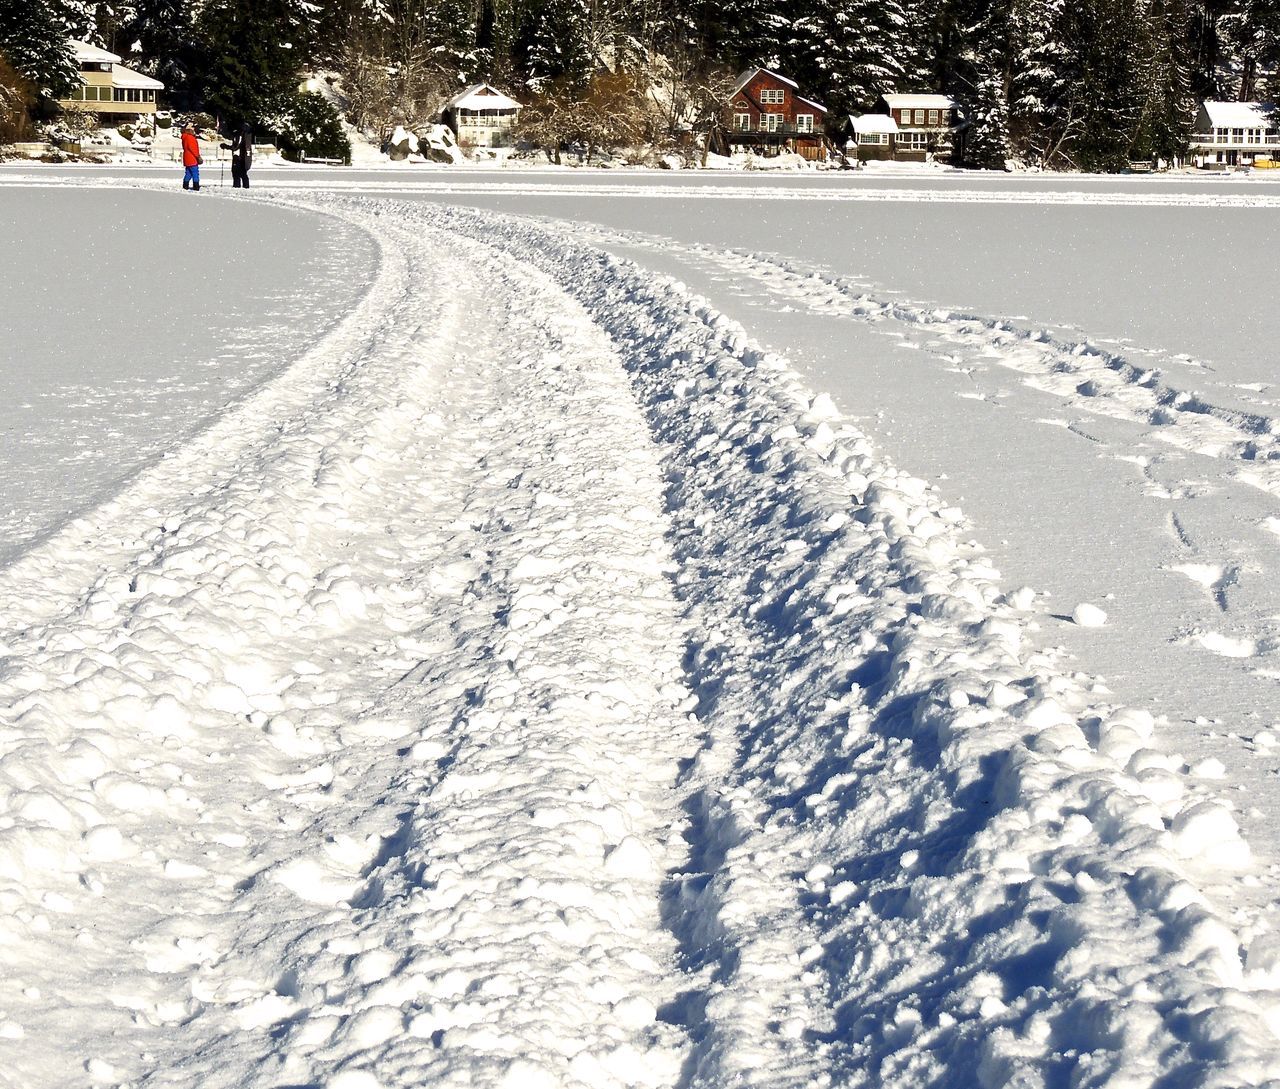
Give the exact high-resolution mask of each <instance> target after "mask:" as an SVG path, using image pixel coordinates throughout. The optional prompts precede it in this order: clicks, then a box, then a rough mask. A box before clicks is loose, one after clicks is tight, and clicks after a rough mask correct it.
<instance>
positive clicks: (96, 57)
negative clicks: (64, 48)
mask: <svg viewBox="0 0 1280 1089" xmlns="http://www.w3.org/2000/svg"><path fill="white" fill-rule="evenodd" d="M70 41H71V48H72V50H73V51H74V52H75V55H76V62H77V63H79V64H119V63H120V58H119V57H118V56H116V54H114V53H109V52H107V50H105V49H100V48H99V47H98V46H96V45H90V44H89V43H88V42H81V41H77V40H76V39H75V38H72V39H70Z"/></svg>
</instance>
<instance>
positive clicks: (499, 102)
mask: <svg viewBox="0 0 1280 1089" xmlns="http://www.w3.org/2000/svg"><path fill="white" fill-rule="evenodd" d="M522 109H524V106H522V105H521V104H520V103H519V102H517V101H516V100H515V99H514V98H508V97H507V96H506V95H504V94H503V93H502V92H501V91H499V90H497V89H495V88H493V87H491V86H489V84H487V83H477V84H476V85H475V86H473V87H468V88H467V89H466V90H465V91H463V92H462V93H461V94H460V95H455V96H454V97H453V98H451V99H449V101H448V102H446V103H445V104H444V109H443V110H442V111H441V118H442V120H443V121H444V123H445V124H446V125H448V126H449V127H450V128H451V129H453V131H454V132H455V133H456V134H457V136H458V143H459V144H461V145H462V146H463V147H507V146H509V145H510V143H511V133H512V130H513V129H514V128H515V125H516V122H517V121H518V120H519V119H520V111H521V110H522Z"/></svg>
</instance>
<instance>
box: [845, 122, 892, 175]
mask: <svg viewBox="0 0 1280 1089" xmlns="http://www.w3.org/2000/svg"><path fill="white" fill-rule="evenodd" d="M849 124H850V125H851V126H852V127H853V138H852V140H851V141H850V143H852V145H853V150H854V152H855V154H856V155H857V157H858V161H859V162H863V163H865V162H867V161H868V160H869V159H892V158H893V141H894V137H896V136H897V135H898V122H896V121H895V120H894V119H893V118H892V117H889V116H888V115H886V114H883V113H864V114H860V115H858V116H852V115H851V116H850V117H849Z"/></svg>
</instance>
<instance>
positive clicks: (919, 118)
mask: <svg viewBox="0 0 1280 1089" xmlns="http://www.w3.org/2000/svg"><path fill="white" fill-rule="evenodd" d="M916 124H917V125H923V124H924V110H916Z"/></svg>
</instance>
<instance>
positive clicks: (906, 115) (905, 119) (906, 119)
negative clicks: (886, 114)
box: [899, 110, 911, 125]
mask: <svg viewBox="0 0 1280 1089" xmlns="http://www.w3.org/2000/svg"><path fill="white" fill-rule="evenodd" d="M899 120H900V121H901V122H902V124H904V125H909V124H911V111H910V110H903V111H902V117H901V118H899Z"/></svg>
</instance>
